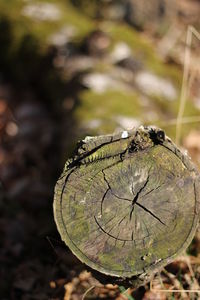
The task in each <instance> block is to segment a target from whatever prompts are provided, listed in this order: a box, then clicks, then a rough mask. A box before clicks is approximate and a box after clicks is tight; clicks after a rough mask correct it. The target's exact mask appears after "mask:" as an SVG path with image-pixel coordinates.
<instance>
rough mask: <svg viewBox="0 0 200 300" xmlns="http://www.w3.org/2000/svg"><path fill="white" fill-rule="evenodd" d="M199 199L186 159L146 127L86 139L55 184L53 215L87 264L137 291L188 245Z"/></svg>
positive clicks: (196, 182) (63, 235)
mask: <svg viewBox="0 0 200 300" xmlns="http://www.w3.org/2000/svg"><path fill="white" fill-rule="evenodd" d="M199 201H200V180H199V173H198V172H197V170H196V169H195V166H194V165H193V163H192V162H191V161H190V159H189V157H188V156H187V155H186V154H183V153H182V152H181V151H180V150H179V149H178V148H177V147H176V146H175V145H174V144H173V143H172V142H171V140H170V139H169V138H168V137H166V136H165V133H164V131H162V130H161V129H158V128H156V127H143V126H141V127H139V128H136V129H134V130H131V131H123V132H122V133H120V134H115V135H105V136H97V137H86V138H85V140H83V141H81V143H80V144H79V148H78V149H77V153H76V155H75V156H74V158H72V159H70V160H68V161H67V163H66V165H65V168H64V171H63V174H62V175H61V177H60V179H59V180H58V182H57V185H56V188H55V199H54V216H55V221H56V224H57V228H58V231H59V233H60V235H61V238H62V240H63V241H64V242H65V243H66V244H67V246H68V247H69V248H70V249H71V251H72V252H73V253H74V254H75V255H76V256H77V257H78V258H79V259H80V260H81V261H82V262H84V263H85V264H86V265H88V266H89V267H91V268H92V269H94V270H97V271H99V272H100V273H102V274H105V275H106V276H108V278H111V277H109V275H110V276H112V279H114V280H115V279H116V280H117V278H118V279H119V280H122V281H123V282H125V281H126V282H128V283H130V284H132V285H133V286H139V285H142V284H144V283H145V282H147V281H148V280H149V279H150V277H151V275H152V274H154V272H156V271H158V270H160V269H161V268H162V267H163V266H165V265H166V264H168V263H170V262H171V261H172V260H174V259H175V258H176V256H177V255H178V254H180V253H181V252H182V251H183V250H185V249H186V248H187V247H188V245H189V244H190V242H191V241H192V238H193V236H194V234H195V230H196V228H197V225H198V220H199V214H198V213H199ZM110 281H111V282H112V280H110Z"/></svg>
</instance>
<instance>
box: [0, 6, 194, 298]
mask: <svg viewBox="0 0 200 300" xmlns="http://www.w3.org/2000/svg"><path fill="white" fill-rule="evenodd" d="M199 15H200V2H199V1H198V0H191V1H190V0H183V1H182V0H176V1H173V0H149V1H148V2H147V1H145V0H124V1H122V0H115V1H112V0H51V1H42V0H38V1H35V0H24V1H22V0H21V1H19V0H9V1H8V0H0V139H1V144H0V176H1V198H0V217H1V219H0V232H1V238H0V246H1V247H0V260H1V266H0V275H1V278H3V280H1V281H0V291H1V296H2V299H63V294H64V283H65V282H67V281H69V279H71V278H73V276H75V274H76V272H78V271H79V269H80V268H83V267H82V266H81V265H80V263H79V262H77V261H76V260H75V258H74V257H72V256H71V254H70V253H69V252H67V250H66V248H65V246H63V245H59V236H58V234H57V231H56V228H55V224H54V221H53V216H52V199H53V189H54V185H55V182H56V180H57V178H58V176H59V174H60V173H61V170H62V168H63V166H64V162H65V160H66V159H67V158H68V157H69V156H70V155H71V154H72V152H73V149H74V147H75V144H76V142H77V140H79V139H81V138H83V137H84V136H86V135H97V134H105V133H111V132H114V131H115V132H116V131H119V130H123V129H127V128H128V129H130V128H132V127H133V126H139V125H141V124H145V125H148V124H153V125H157V126H160V127H162V128H163V129H164V130H165V131H166V132H167V134H168V135H169V136H170V137H171V138H172V139H174V138H175V129H176V128H175V120H176V116H177V112H178V108H179V100H180V93H181V84H182V76H183V65H184V51H185V37H186V32H187V26H188V25H192V26H194V27H195V28H196V29H197V30H200V19H199ZM199 43H200V42H199V41H198V40H197V39H194V41H193V44H192V47H191V50H192V52H191V64H190V80H189V83H188V84H189V92H188V99H187V104H186V109H185V116H187V117H188V116H189V117H191V116H197V117H198V116H199V109H200V88H199V86H200V78H199ZM181 139H182V144H183V145H184V146H185V147H186V148H187V149H188V150H190V152H191V154H192V155H193V157H194V160H195V161H196V162H197V163H198V164H199V162H200V143H199V142H197V141H198V139H200V131H199V123H198V122H196V123H194V122H193V123H189V124H184V125H183V128H182V135H181ZM51 238H52V239H53V238H54V239H56V241H55V240H54V242H52V241H51V242H49V239H51ZM51 246H52V247H51ZM55 249H56V250H55ZM54 252H56V254H55V253H54ZM58 253H59V254H58ZM55 256H56V263H55ZM63 262H64V263H63ZM77 270H78V271H77ZM60 278H61V279H63V278H64V279H63V280H64V281H62V284H61V285H60V286H58V287H59V288H57V286H56V288H54V289H52V287H51V285H50V282H51V281H52V280H58V279H60ZM72 299H73V298H72ZM74 299H79V298H74ZM109 299H110V298H109ZM111 299H114V298H112V297H111ZM138 299H142V298H138Z"/></svg>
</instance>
